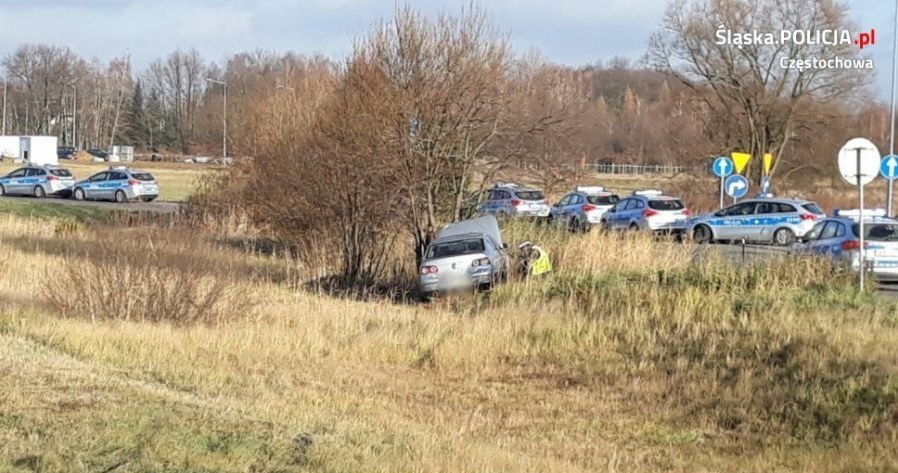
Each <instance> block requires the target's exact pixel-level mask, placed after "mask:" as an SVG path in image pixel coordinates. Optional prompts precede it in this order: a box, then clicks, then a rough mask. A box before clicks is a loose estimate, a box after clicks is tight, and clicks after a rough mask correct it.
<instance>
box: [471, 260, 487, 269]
mask: <svg viewBox="0 0 898 473" xmlns="http://www.w3.org/2000/svg"><path fill="white" fill-rule="evenodd" d="M489 265H490V259H489V258H480V259H475V260H474V261H472V262H471V266H473V267H475V268H478V267H480V266H489Z"/></svg>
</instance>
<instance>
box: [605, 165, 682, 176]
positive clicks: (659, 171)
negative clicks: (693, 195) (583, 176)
mask: <svg viewBox="0 0 898 473" xmlns="http://www.w3.org/2000/svg"><path fill="white" fill-rule="evenodd" d="M590 167H591V168H593V169H594V170H595V171H596V172H598V173H601V174H631V175H638V174H655V175H674V174H680V173H684V172H695V171H696V170H698V169H697V168H696V167H695V166H675V165H672V164H615V163H593V164H591V165H590Z"/></svg>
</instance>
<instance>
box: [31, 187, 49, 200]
mask: <svg viewBox="0 0 898 473" xmlns="http://www.w3.org/2000/svg"><path fill="white" fill-rule="evenodd" d="M46 196H47V193H46V192H45V191H44V188H43V187H41V186H34V197H35V198H38V199H43V198H44V197H46Z"/></svg>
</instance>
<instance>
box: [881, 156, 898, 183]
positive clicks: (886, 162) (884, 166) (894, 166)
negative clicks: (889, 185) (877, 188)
mask: <svg viewBox="0 0 898 473" xmlns="http://www.w3.org/2000/svg"><path fill="white" fill-rule="evenodd" d="M879 173H880V174H882V177H884V178H886V179H888V180H890V181H892V180H895V179H898V156H896V155H894V154H890V155H888V156H885V157H883V158H882V162H881V163H880V164H879Z"/></svg>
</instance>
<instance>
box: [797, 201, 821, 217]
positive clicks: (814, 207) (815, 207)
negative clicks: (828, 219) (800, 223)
mask: <svg viewBox="0 0 898 473" xmlns="http://www.w3.org/2000/svg"><path fill="white" fill-rule="evenodd" d="M801 207H802V208H803V209H805V210H807V211H808V212H810V213H812V214H817V215H825V214H826V212H824V211H823V209H821V208H820V206H819V205H817V204H815V203H813V202H812V203H810V204H804V205H802V206H801Z"/></svg>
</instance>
